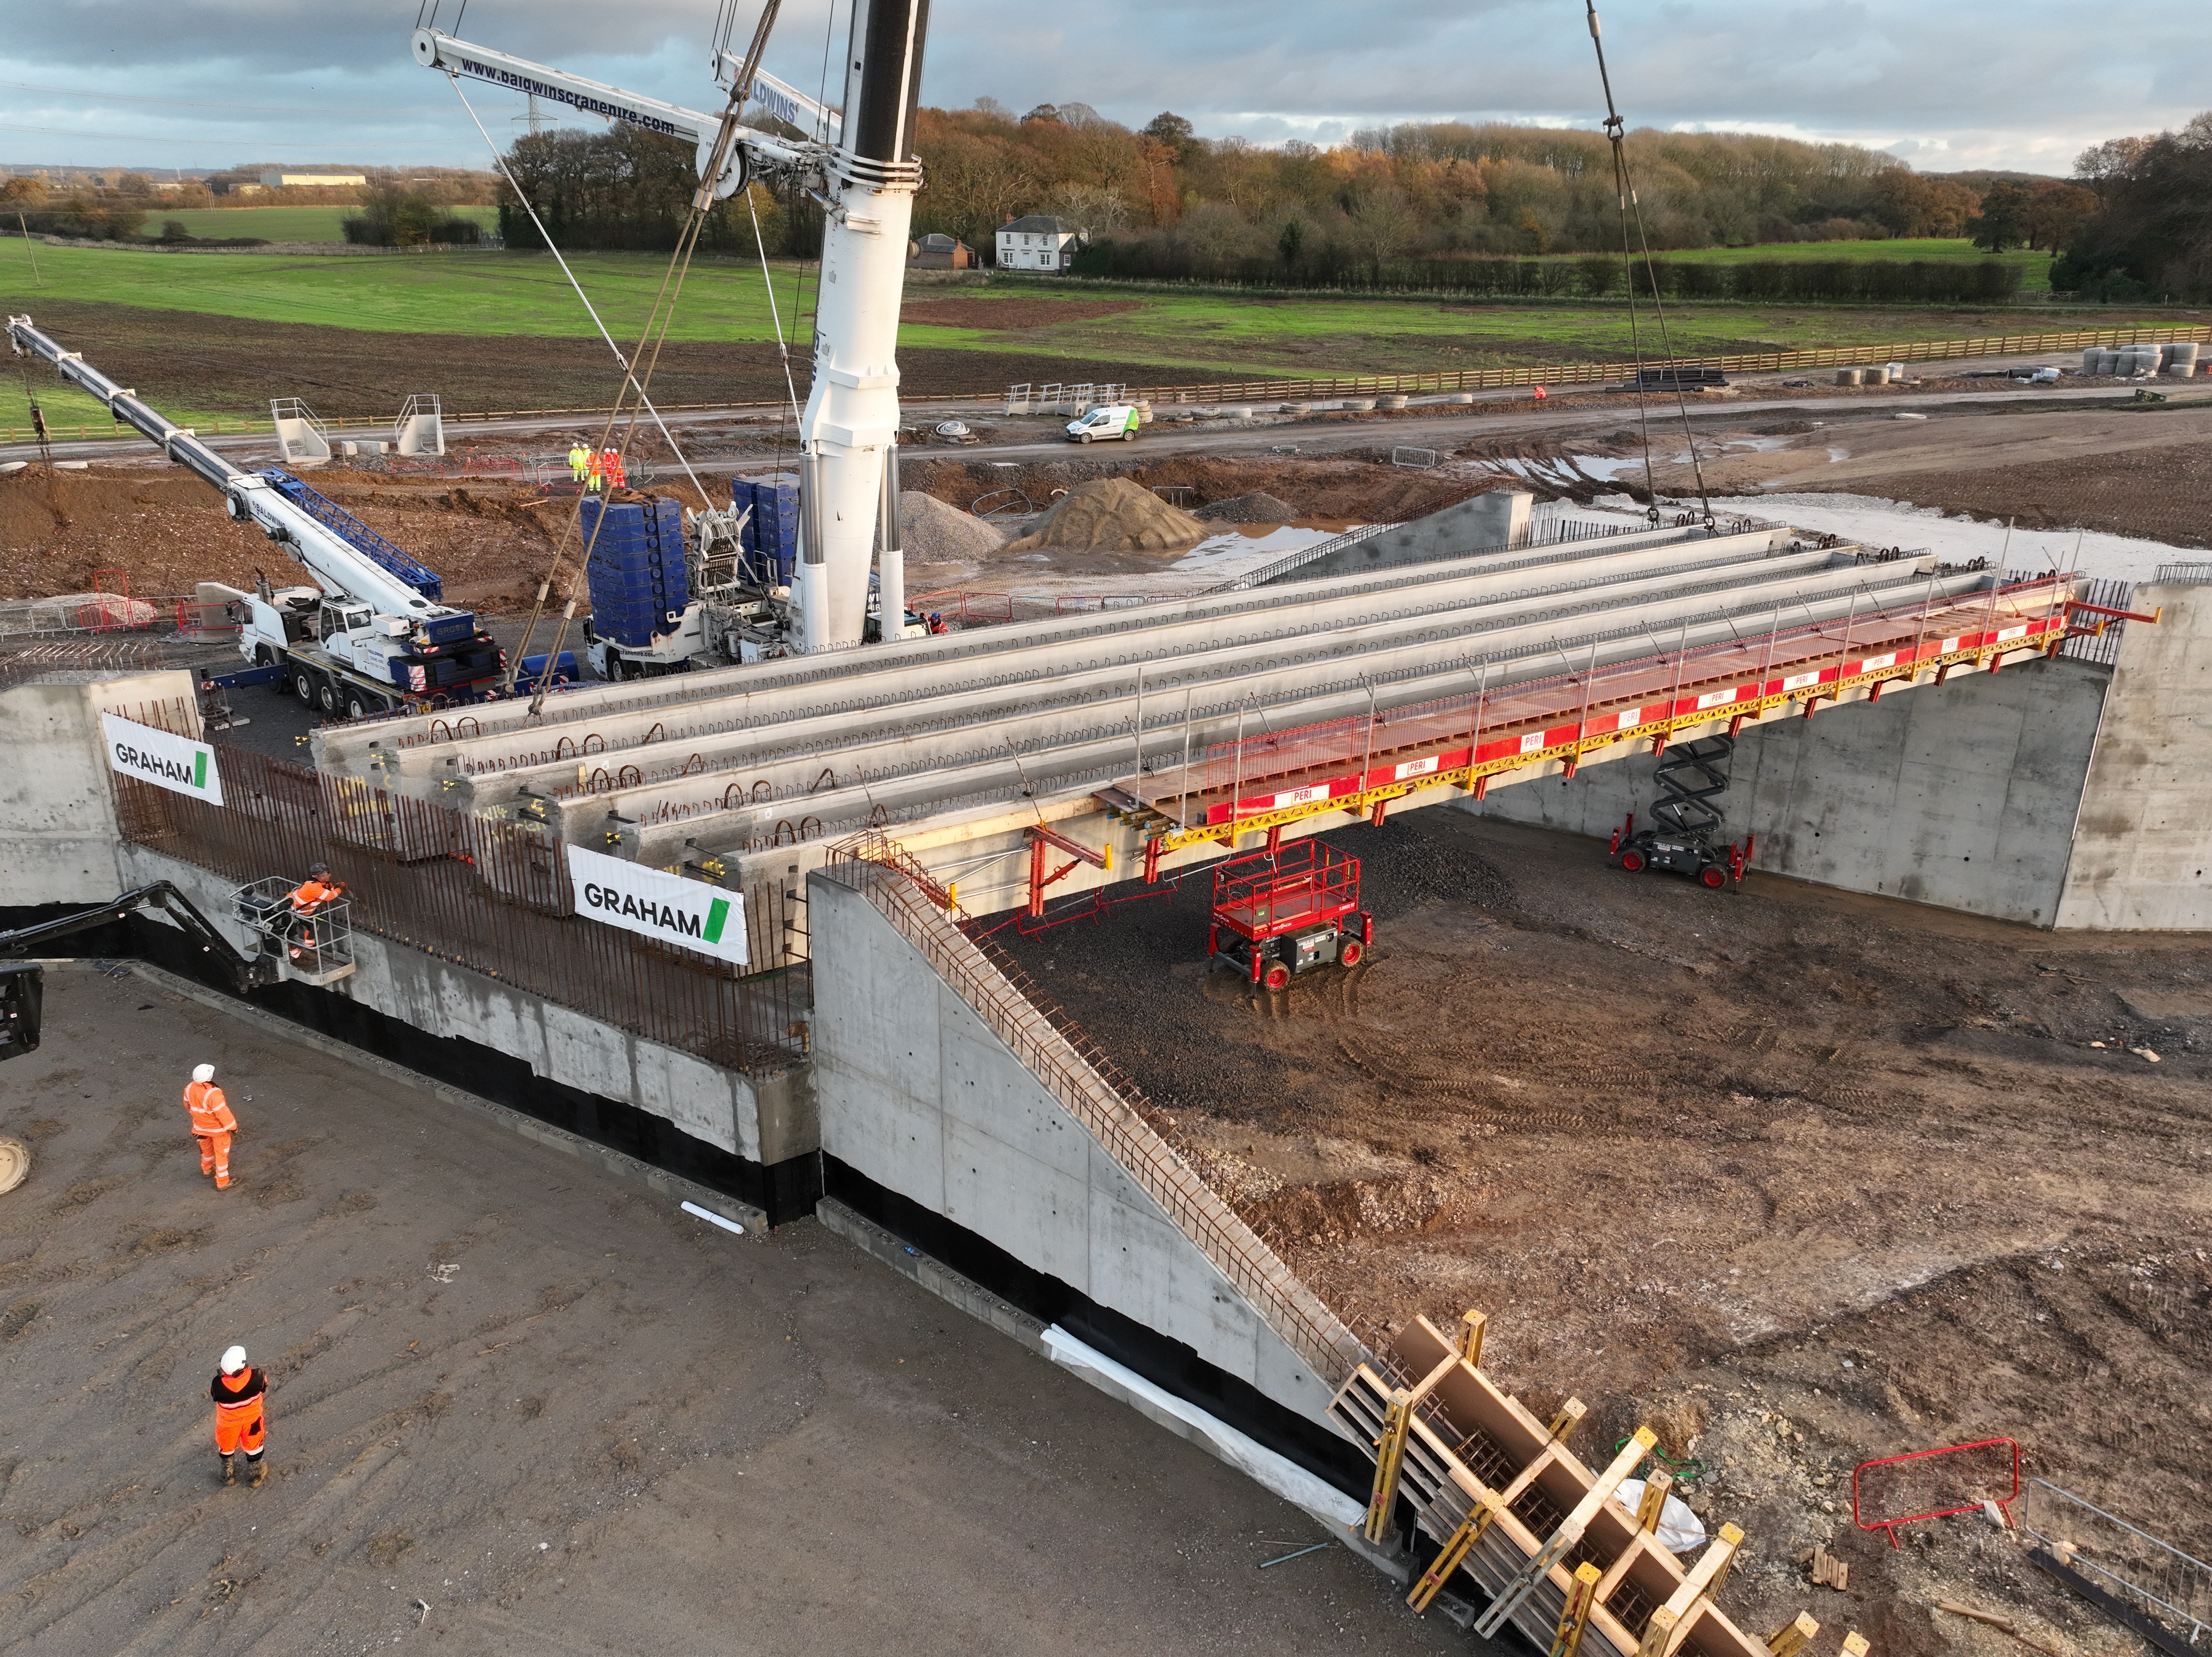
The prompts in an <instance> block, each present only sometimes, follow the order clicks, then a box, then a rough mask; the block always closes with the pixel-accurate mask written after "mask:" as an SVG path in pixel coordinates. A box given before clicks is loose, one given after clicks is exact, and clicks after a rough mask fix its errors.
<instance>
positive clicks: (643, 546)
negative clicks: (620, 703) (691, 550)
mask: <svg viewBox="0 0 2212 1657" xmlns="http://www.w3.org/2000/svg"><path fill="white" fill-rule="evenodd" d="M581 505H582V507H583V523H582V525H581V527H582V530H583V535H584V543H585V544H586V546H589V547H590V548H591V549H592V561H591V563H590V566H589V568H588V572H587V573H588V576H589V586H590V588H591V593H592V631H593V632H595V633H597V634H599V636H600V637H601V638H603V639H611V640H614V641H615V643H617V644H618V645H628V646H630V647H631V648H633V649H643V648H645V647H646V646H649V645H651V644H652V642H653V634H656V633H670V632H673V631H674V630H675V628H676V627H677V625H678V623H679V622H682V621H683V619H684V606H685V605H687V604H690V602H691V582H690V575H689V574H688V572H687V571H686V570H685V568H684V508H683V507H682V505H681V504H680V503H678V502H677V501H662V500H653V501H644V502H639V501H615V502H612V503H609V502H605V501H599V500H596V499H594V498H593V497H592V496H590V495H586V496H585V497H584V500H583V501H582V502H581ZM603 519H604V520H605V521H604V522H603V521H602V520H603ZM594 535H596V536H597V537H598V539H597V540H596V541H594V540H593V538H592V537H593V536H594Z"/></svg>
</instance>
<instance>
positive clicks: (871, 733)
mask: <svg viewBox="0 0 2212 1657" xmlns="http://www.w3.org/2000/svg"><path fill="white" fill-rule="evenodd" d="M1888 568H1889V569H1890V570H1891V571H1892V572H1893V573H1894V572H1902V571H1907V570H1911V569H1912V568H1914V567H1913V566H1908V565H1895V566H1891V567H1888ZM1892 579H1898V578H1897V577H1895V576H1894V574H1893V577H1892ZM1685 580H1687V581H1688V582H1689V583H1690V585H1689V586H1688V587H1687V588H1686V589H1685V588H1684V587H1683V586H1682V585H1681V584H1682V583H1683V582H1684V581H1685ZM1857 580H1860V573H1859V572H1858V571H1857V569H1856V568H1853V567H1851V566H1849V565H1842V566H1838V565H1835V564H1833V562H1832V555H1830V554H1828V553H1825V552H1808V553H1799V554H1795V555H1789V556H1784V557H1777V558H1762V559H1759V560H1757V561H1750V562H1743V561H1735V562H1731V563H1729V564H1727V565H1723V566H1720V567H1717V568H1700V569H1698V570H1695V571H1692V572H1688V573H1687V574H1685V573H1684V572H1682V571H1680V570H1675V571H1670V572H1668V573H1667V574H1663V575H1644V576H1641V577H1629V578H1623V579H1622V580H1619V581H1617V582H1614V583H1611V584H1608V585H1607V586H1603V587H1597V588H1591V587H1584V586H1577V587H1574V588H1570V589H1567V590H1565V591H1560V590H1558V589H1554V588H1540V589H1538V590H1536V591H1534V592H1528V593H1508V594H1504V595H1501V596H1500V597H1498V598H1496V599H1494V600H1492V601H1489V602H1486V603H1482V604H1479V605H1474V606H1469V605H1455V606H1454V607H1452V608H1450V609H1449V610H1431V609H1427V608H1422V609H1418V610H1411V611H1408V612H1406V613H1402V614H1400V615H1396V616H1379V617H1374V618H1370V619H1368V620H1367V621H1365V622H1364V624H1362V625H1358V626H1346V627H1344V628H1338V629H1334V630H1332V631H1328V632H1315V631H1304V630H1300V631H1293V632H1291V633H1290V634H1285V635H1281V636H1279V637H1271V638H1268V639H1266V640H1256V641H1255V640H1251V639H1249V637H1246V638H1241V639H1239V640H1237V642H1236V643H1235V644H1234V645H1220V644H1215V645H1212V646H1208V647H1205V648H1200V649H1196V650H1193V651H1190V652H1185V653H1182V654H1179V655H1170V656H1167V657H1165V658H1164V659H1150V660H1146V661H1144V662H1142V663H1125V662H1117V663H1112V664H1109V665H1101V666H1090V667H1081V668H1073V669H1066V670H1047V671H1045V672H1044V673H1043V674H1042V676H1040V677H1036V678H1026V677H1025V678H1024V679H1023V680H1021V681H1019V682H1017V683H1012V684H1006V685H992V684H985V685H982V686H976V685H975V684H973V683H961V684H958V685H956V686H952V687H942V686H940V687H937V688H933V689H927V690H924V689H918V690H917V692H916V694H915V695H913V696H912V697H909V698H904V699H902V700H900V701H896V702H892V703H889V704H886V705H884V706H880V707H866V708H862V709H860V710H857V711H855V710H852V709H849V708H836V709H833V710H829V711H825V712H821V713H811V714H807V713H804V712H803V711H802V710H792V712H791V713H787V714H786V715H784V716H782V717H779V718H777V719H775V721H774V722H773V723H765V724H757V725H747V726H744V727H742V728H739V729H737V730H732V731H726V732H720V733H715V734H713V735H708V736H703V737H685V736H682V735H680V733H679V734H678V735H675V736H665V737H663V738H662V740H660V741H659V742H657V743H655V744H652V745H650V746H649V747H646V748H641V747H638V746H634V745H623V744H617V743H615V742H608V743H607V744H606V746H605V750H604V751H602V752H599V753H596V754H594V755H592V756H583V755H581V754H577V755H574V756H570V755H567V754H563V755H562V756H560V757H558V758H552V759H547V760H544V761H541V762H538V763H537V764H534V765H522V766H515V767H510V768H507V769H505V770H501V771H498V772H495V773H491V774H487V775H479V776H470V775H467V774H465V773H464V772H462V771H461V770H460V768H459V767H458V766H456V767H455V768H453V769H454V770H455V772H456V781H455V786H454V787H453V790H452V791H451V798H452V799H453V801H455V802H461V803H471V802H473V801H476V800H479V799H485V800H503V799H507V798H512V797H513V796H514V795H515V794H517V793H519V792H522V791H524V790H526V789H527V790H529V791H531V792H544V791H547V790H553V789H559V788H563V787H568V786H582V785H583V784H585V783H586V780H588V779H590V778H591V777H592V775H593V774H595V773H599V774H604V776H605V780H607V781H608V782H609V783H610V784H613V785H618V779H619V778H620V777H621V776H622V775H623V774H625V773H626V772H627V771H628V770H630V769H635V771H637V772H638V773H640V775H639V776H638V778H637V784H638V785H639V786H644V787H647V788H652V787H655V786H659V784H661V783H664V782H666V781H669V780H674V779H679V778H680V779H687V780H690V787H691V789H692V790H693V794H694V797H696V790H697V788H698V786H699V785H698V782H697V780H696V779H699V778H702V777H706V776H712V775H715V774H720V773H723V772H726V771H729V770H733V769H738V770H744V771H746V772H747V773H749V774H750V773H753V772H756V771H757V768H759V767H761V766H762V765H763V764H766V763H769V762H773V761H774V760H775V759H776V758H778V757H780V756H793V757H794V758H795V759H799V760H804V759H805V757H808V756H819V755H823V754H829V753H834V752H836V751H837V750H841V749H843V748H847V747H849V746H853V745H855V744H864V743H867V742H870V741H874V740H880V739H882V738H883V737H885V736H887V735H890V734H893V733H896V734H898V735H901V736H902V737H904V738H905V739H907V740H909V741H913V742H915V743H920V744H930V743H933V742H934V741H935V740H937V739H938V738H939V737H941V736H945V734H946V733H950V732H955V731H957V730H958V729H960V728H961V727H963V726H979V725H987V724H990V723H993V722H994V721H1012V722H1013V723H1014V724H1015V725H1017V726H1018V728H1019V729H1020V730H1021V731H1022V732H1023V733H1024V734H1023V739H1024V740H1040V739H1042V740H1049V739H1052V738H1054V737H1056V736H1057V735H1059V734H1060V733H1064V732H1071V731H1079V730H1082V729H1085V728H1088V727H1090V726H1092V725H1096V724H1097V722H1098V721H1099V719H1101V718H1102V717H1108V718H1111V719H1115V720H1126V719H1127V718H1128V717H1129V716H1128V714H1127V713H1119V712H1116V713H1110V714H1108V713H1103V708H1102V704H1103V702H1105V701H1119V699H1121V698H1122V697H1123V696H1124V695H1128V694H1130V693H1131V692H1132V690H1133V686H1134V684H1135V682H1136V679H1137V677H1138V675H1139V672H1141V673H1142V675H1143V677H1144V678H1145V680H1146V683H1148V684H1150V685H1151V686H1152V688H1153V689H1155V690H1156V691H1157V692H1158V693H1160V694H1167V693H1170V692H1173V691H1176V690H1180V689H1184V688H1187V687H1193V686H1197V685H1200V684H1206V683H1212V682H1215V681H1218V680H1221V679H1224V678H1234V679H1237V680H1239V681H1240V682H1242V683H1243V688H1244V689H1246V690H1247V691H1248V692H1249V694H1251V695H1256V696H1259V697H1261V698H1262V699H1265V698H1267V697H1271V696H1274V695H1279V694H1282V692H1283V691H1284V689H1285V688H1286V687H1288V686H1291V685H1293V684H1295V683H1297V681H1298V680H1299V679H1300V678H1301V677H1311V676H1312V675H1314V674H1316V673H1318V674H1320V675H1321V676H1322V677H1325V678H1326V677H1341V675H1342V673H1343V672H1344V671H1347V670H1346V661H1347V660H1348V659H1353V658H1358V657H1377V658H1379V657H1383V656H1384V655H1386V654H1388V653H1389V652H1393V651H1394V650H1395V649H1396V648H1397V647H1398V646H1399V645H1400V644H1401V643H1402V642H1404V641H1407V640H1429V641H1431V642H1433V641H1434V640H1433V635H1434V634H1437V631H1438V629H1439V628H1444V629H1447V630H1451V629H1461V630H1462V632H1461V633H1459V634H1455V636H1464V637H1467V638H1469V639H1473V638H1477V637H1483V636H1486V635H1487V634H1492V633H1495V632H1498V630H1499V629H1501V628H1506V627H1508V626H1509V625H1510V624H1512V623H1514V622H1530V623H1532V624H1533V622H1534V621H1535V620H1538V619H1545V618H1548V619H1551V620H1553V621H1559V620H1561V619H1562V618H1565V619H1568V620H1571V621H1572V622H1575V623H1576V624H1577V626H1580V625H1581V624H1582V623H1583V622H1585V621H1586V620H1587V618H1588V617H1589V616H1592V615H1604V614H1608V613H1612V612H1613V611H1616V610H1620V611H1626V610H1630V609H1636V610H1639V611H1640V612H1641V613H1643V614H1644V615H1645V616H1647V617H1649V618H1652V619H1666V620H1670V621H1671V620H1672V619H1675V618H1676V617H1678V616H1679V615H1680V613H1681V612H1682V610H1683V607H1684V606H1685V604H1694V603H1695V602H1696V601H1697V600H1698V599H1699V598H1703V599H1704V600H1705V606H1706V608H1711V600H1712V599H1713V598H1714V597H1715V595H1717V594H1724V593H1732V592H1739V591H1740V592H1745V593H1750V594H1759V593H1762V592H1764V593H1767V594H1770V595H1771V594H1772V593H1774V592H1777V591H1778V589H1780V588H1783V587H1786V588H1787V591H1788V602H1790V603H1793V604H1795V603H1797V602H1799V601H1800V600H1801V599H1802V600H1803V601H1805V602H1808V603H1811V604H1814V607H1815V610H1817V609H1818V607H1819V605H1820V604H1821V603H1823V602H1825V601H1826V598H1827V596H1828V593H1829V592H1830V591H1832V590H1833V589H1835V588H1838V587H1842V586H1850V584H1852V583H1854V582H1856V581H1857ZM1762 602H1767V603H1773V602H1779V600H1778V599H1776V598H1772V597H1769V598H1765V599H1763V600H1762ZM1655 606H1656V607H1657V608H1655ZM1662 611H1663V612H1665V614H1663V615H1662ZM1506 647H1509V648H1510V646H1506ZM1454 648H1455V646H1453V645H1452V644H1451V641H1450V640H1449V639H1447V640H1445V641H1444V652H1443V653H1444V654H1445V655H1446V656H1449V655H1450V654H1452V653H1453V649H1454ZM1255 663H1256V664H1260V666H1259V667H1257V668H1255ZM1401 665H1402V664H1399V663H1397V662H1395V661H1392V662H1391V663H1389V665H1384V666H1381V667H1378V668H1376V669H1374V670H1371V671H1379V672H1385V673H1387V672H1392V671H1399V669H1400V667H1401Z"/></svg>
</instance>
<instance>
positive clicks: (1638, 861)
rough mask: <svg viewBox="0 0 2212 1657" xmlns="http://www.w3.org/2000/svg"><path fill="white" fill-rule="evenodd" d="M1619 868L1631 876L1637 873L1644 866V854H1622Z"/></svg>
mask: <svg viewBox="0 0 2212 1657" xmlns="http://www.w3.org/2000/svg"><path fill="white" fill-rule="evenodd" d="M1620 866H1621V867H1622V868H1624V869H1626V870H1627V871H1628V872H1629V873H1630V874H1634V873H1636V872H1637V871H1638V870H1639V869H1641V868H1643V866H1644V853H1641V852H1623V853H1621V854H1620Z"/></svg>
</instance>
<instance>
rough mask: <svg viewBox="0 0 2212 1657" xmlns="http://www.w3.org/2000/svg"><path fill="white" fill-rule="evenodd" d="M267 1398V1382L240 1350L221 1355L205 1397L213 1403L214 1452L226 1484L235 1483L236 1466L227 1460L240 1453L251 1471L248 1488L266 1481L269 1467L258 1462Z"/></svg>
mask: <svg viewBox="0 0 2212 1657" xmlns="http://www.w3.org/2000/svg"><path fill="white" fill-rule="evenodd" d="M268 1395H269V1378H268V1377H267V1376H266V1375H263V1374H262V1372H261V1371H260V1370H258V1369H255V1368H254V1367H253V1366H252V1364H250V1363H247V1362H246V1349H245V1348H244V1347H243V1346H234V1347H232V1348H231V1349H230V1350H228V1352H225V1353H224V1354H223V1355H222V1368H221V1369H217V1370H216V1376H215V1380H214V1381H211V1382H210V1383H209V1385H208V1396H209V1397H210V1398H211V1399H214V1400H215V1448H216V1454H217V1455H219V1456H221V1457H222V1482H223V1483H224V1484H237V1483H238V1468H237V1464H236V1463H234V1461H233V1460H231V1458H232V1457H233V1456H234V1455H236V1454H238V1453H239V1452H240V1450H243V1451H245V1452H246V1466H248V1467H250V1468H251V1469H252V1477H251V1478H248V1480H247V1481H246V1482H247V1483H248V1484H260V1483H261V1481H262V1480H264V1479H265V1478H268V1477H269V1466H268V1464H267V1463H266V1462H264V1460H262V1459H261V1456H262V1452H263V1451H264V1450H266V1449H267V1448H269V1411H268V1409H267V1407H266V1405H265V1404H264V1400H265V1399H267V1397H268Z"/></svg>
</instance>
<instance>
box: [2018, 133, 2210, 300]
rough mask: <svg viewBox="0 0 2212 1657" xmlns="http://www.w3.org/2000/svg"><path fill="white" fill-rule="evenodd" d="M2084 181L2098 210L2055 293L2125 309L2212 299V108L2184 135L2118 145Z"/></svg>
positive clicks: (2061, 266)
mask: <svg viewBox="0 0 2212 1657" xmlns="http://www.w3.org/2000/svg"><path fill="white" fill-rule="evenodd" d="M2074 172H2075V177H2076V178H2077V179H2081V182H2082V183H2083V185H2085V186H2086V187H2087V189H2088V190H2089V191H2091V192H2092V193H2093V196H2094V197H2095V203H2096V205H2095V210H2094V211H2093V213H2091V214H2090V215H2088V216H2087V218H2086V219H2085V220H2084V222H2083V223H2082V224H2081V227H2080V228H2079V229H2078V230H2077V231H2076V233H2075V234H2074V235H2073V236H2072V237H2071V238H2070V239H2069V240H2068V242H2067V244H2066V251H2065V252H2064V253H2063V255H2062V256H2061V257H2060V258H2057V259H2056V260H2054V261H2053V262H2052V264H2051V287H2052V288H2056V289H2058V290H2061V291H2070V292H2074V293H2077V294H2081V295H2082V296H2083V297H2085V298H2091V299H2101V300H2111V301H2113V302H2117V303H2129V302H2140V301H2142V300H2160V299H2171V300H2182V301H2184V302H2194V301H2203V300H2212V110H2207V111H2205V112H2203V113H2202V114H2200V115H2198V116H2197V117H2196V118H2194V119H2192V120H2191V121H2190V122H2189V124H2187V125H2185V126H2184V127H2183V128H2182V129H2181V130H2180V131H2179V132H2160V133H2158V134H2156V135H2154V136H2151V137H2133V138H2112V139H2108V140H2107V141H2106V142H2105V143H2101V144H2094V145H2092V146H2091V147H2090V148H2089V149H2085V150H2083V151H2082V152H2081V157H2080V159H2079V160H2078V161H2075V164H2074Z"/></svg>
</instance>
